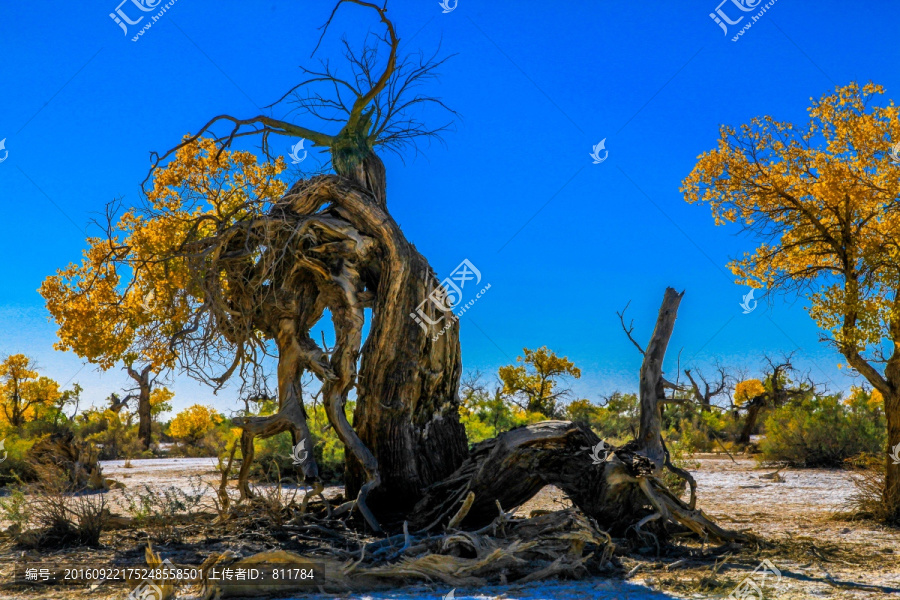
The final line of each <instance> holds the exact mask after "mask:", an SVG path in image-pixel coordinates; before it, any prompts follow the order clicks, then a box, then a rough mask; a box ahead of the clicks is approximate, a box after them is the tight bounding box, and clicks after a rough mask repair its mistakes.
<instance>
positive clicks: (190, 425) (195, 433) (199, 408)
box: [169, 404, 223, 442]
mask: <svg viewBox="0 0 900 600" xmlns="http://www.w3.org/2000/svg"><path fill="white" fill-rule="evenodd" d="M222 421H223V419H222V415H220V414H219V413H217V412H216V411H215V409H213V408H212V407H210V406H203V405H202V404H194V405H193V406H189V407H187V408H186V409H184V410H183V411H181V412H180V413H178V414H177V415H175V418H174V419H172V422H171V423H170V424H169V435H171V436H172V437H173V438H176V439H179V440H185V441H187V442H197V441H198V440H199V439H200V438H202V437H203V436H204V435H206V434H207V433H209V432H210V431H212V430H213V429H215V428H216V426H217V425H219V424H220V423H221V422H222Z"/></svg>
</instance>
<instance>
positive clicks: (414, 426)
mask: <svg viewBox="0 0 900 600" xmlns="http://www.w3.org/2000/svg"><path fill="white" fill-rule="evenodd" d="M372 159H375V160H377V157H375V156H374V155H373V156H372ZM377 171H378V169H375V168H373V167H371V165H370V167H369V168H368V169H367V170H366V173H370V174H371V173H372V172H377ZM370 184H371V182H370ZM285 200H286V201H288V202H290V205H291V207H292V209H293V210H294V211H295V212H297V213H300V214H311V213H312V212H313V209H314V208H315V207H318V206H322V205H323V204H330V205H331V208H330V209H328V210H327V211H326V213H327V214H328V215H330V217H331V218H334V219H342V220H345V221H346V222H347V223H348V224H349V225H350V226H352V228H353V229H354V230H355V231H357V232H358V234H359V235H362V236H365V237H367V238H370V239H371V240H373V241H374V244H375V246H376V248H375V249H374V250H373V251H372V252H371V258H370V259H369V260H368V261H364V262H363V263H362V264H360V265H359V272H358V273H356V274H353V273H351V274H346V275H344V276H341V275H340V274H338V275H337V278H338V279H339V280H342V281H344V282H345V283H343V284H341V285H339V286H337V287H333V288H332V291H331V292H330V296H329V299H328V305H329V308H330V309H331V310H332V315H333V318H334V320H335V330H336V332H337V336H336V339H337V346H336V347H335V349H334V353H333V354H332V357H331V366H332V368H333V369H334V370H335V372H334V375H335V377H336V379H335V381H333V382H327V383H326V384H325V387H324V388H323V398H324V399H325V401H326V409H327V410H328V411H329V417H330V418H331V417H334V418H339V417H340V415H341V414H342V409H339V406H338V404H340V405H342V404H343V402H344V401H345V400H346V396H347V393H348V391H349V389H350V387H351V386H352V385H353V384H354V383H355V384H356V393H357V402H356V410H355V413H354V419H353V427H352V429H351V428H349V425H346V426H341V427H338V426H336V431H337V432H338V434H339V435H341V436H343V435H344V434H350V433H351V432H352V431H353V430H355V432H356V435H358V436H359V440H360V441H361V446H362V447H361V448H357V451H351V452H348V454H347V468H346V474H345V484H346V491H347V496H348V497H349V498H353V497H355V496H357V495H358V493H359V492H360V491H361V490H363V486H364V485H365V484H366V482H367V481H371V480H372V479H373V475H372V473H374V471H373V468H374V467H375V466H377V474H378V478H379V479H380V484H379V485H378V486H371V488H370V489H371V490H372V494H371V496H370V498H369V502H370V505H371V506H372V509H373V510H374V511H375V512H376V513H380V514H381V515H384V516H385V517H386V518H391V517H392V516H398V517H399V516H402V514H403V513H405V512H406V511H408V510H409V509H410V508H412V506H413V505H414V504H415V503H416V501H417V500H418V499H419V498H421V495H422V490H423V489H424V488H425V487H427V486H428V485H430V484H432V483H435V482H437V481H440V480H441V479H443V478H444V477H446V476H447V475H449V474H450V473H452V472H453V471H454V470H455V469H456V468H457V467H459V465H460V464H461V463H462V461H463V459H464V458H465V456H466V454H467V443H466V435H465V428H464V427H463V426H462V424H461V423H460V422H459V412H458V407H459V399H458V387H459V378H460V375H461V371H462V362H461V357H460V349H459V325H458V323H457V322H456V320H455V317H454V316H453V314H452V312H451V311H446V312H444V313H443V314H440V315H435V316H436V319H435V320H440V321H441V323H442V324H443V323H445V322H448V323H450V327H449V328H447V329H446V330H445V331H444V332H443V334H442V335H437V332H435V331H427V330H425V328H423V327H420V326H419V325H418V324H417V322H416V321H415V320H414V319H413V318H412V317H411V315H412V314H414V313H415V311H416V309H417V307H418V306H419V305H420V304H421V303H422V302H423V300H425V299H426V298H427V297H428V295H429V294H430V293H431V292H432V291H433V290H435V288H437V287H438V286H439V285H440V283H439V282H438V280H437V278H436V277H435V275H434V272H433V271H432V269H431V267H430V266H429V265H428V261H427V260H425V258H424V257H423V256H422V255H421V254H420V253H419V252H418V251H417V250H416V249H415V247H414V246H413V245H412V244H411V243H409V241H407V239H406V238H405V236H404V235H403V232H402V231H401V230H400V227H399V226H398V225H397V223H396V222H395V221H394V219H393V218H392V217H391V216H390V214H389V213H387V212H386V211H385V210H384V208H383V207H382V205H381V202H380V201H379V200H378V198H377V197H376V196H375V195H373V194H372V193H371V192H370V191H369V190H368V189H365V188H362V187H360V186H359V185H358V182H357V181H356V179H355V178H354V179H348V178H341V177H333V176H323V177H318V178H314V179H312V180H308V181H303V182H300V183H298V184H297V185H296V186H294V188H293V189H292V190H291V192H290V193H289V194H288V196H286V198H285ZM341 277H343V279H341ZM356 279H358V280H359V281H360V282H361V283H362V284H363V285H364V289H363V290H360V289H351V287H352V286H350V283H349V282H351V281H354V280H356ZM367 302H368V303H370V305H371V308H372V317H371V323H370V329H369V334H368V337H367V339H366V341H365V344H363V345H362V347H361V348H360V346H359V343H360V341H361V338H360V332H361V328H362V325H363V317H364V313H363V311H362V308H363V306H364V305H365V303H367ZM356 353H358V355H359V364H360V370H359V374H358V377H357V374H356V369H355V360H356V356H357V354H356ZM342 439H343V438H342ZM345 443H346V442H345ZM351 450H352V448H351ZM366 451H369V452H371V455H372V458H374V462H371V464H367V463H369V462H370V461H369V459H368V458H367V457H366V454H365V452H366Z"/></svg>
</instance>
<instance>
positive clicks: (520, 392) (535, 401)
mask: <svg viewBox="0 0 900 600" xmlns="http://www.w3.org/2000/svg"><path fill="white" fill-rule="evenodd" d="M522 352H523V356H518V357H516V362H517V363H519V364H515V365H507V366H505V367H500V370H499V372H498V374H499V377H500V381H501V382H502V383H503V394H504V395H506V396H507V397H509V398H510V399H511V400H512V401H513V402H515V403H516V404H518V405H519V406H520V407H522V408H523V409H525V410H526V411H528V412H537V413H541V414H543V415H545V416H546V417H549V418H553V417H556V416H558V413H559V412H560V407H559V402H560V401H561V400H563V399H565V398H566V397H567V396H568V395H569V394H570V390H569V389H568V388H563V387H561V384H562V383H563V381H564V380H565V379H566V378H568V377H572V378H574V379H578V378H580V377H581V369H579V368H578V367H576V366H575V363H573V362H572V361H570V360H569V359H568V358H566V357H565V356H562V357H560V356H557V355H556V353H555V352H553V351H552V350H549V349H548V348H547V347H546V346H541V347H540V348H538V349H537V350H529V349H528V348H523V349H522Z"/></svg>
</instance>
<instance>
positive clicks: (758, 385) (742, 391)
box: [734, 379, 766, 406]
mask: <svg viewBox="0 0 900 600" xmlns="http://www.w3.org/2000/svg"><path fill="white" fill-rule="evenodd" d="M765 393H766V386H764V385H763V383H762V381H760V380H759V379H748V380H746V381H741V382H740V383H738V384H737V385H736V386H735V388H734V403H735V404H736V405H737V406H742V405H744V404H746V403H747V402H748V401H749V400H752V399H753V398H756V397H757V396H762V395H763V394H765Z"/></svg>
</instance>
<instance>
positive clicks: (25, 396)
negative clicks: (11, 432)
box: [0, 354, 64, 427]
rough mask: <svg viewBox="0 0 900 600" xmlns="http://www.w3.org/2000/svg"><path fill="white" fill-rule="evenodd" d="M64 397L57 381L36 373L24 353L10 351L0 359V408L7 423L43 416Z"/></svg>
mask: <svg viewBox="0 0 900 600" xmlns="http://www.w3.org/2000/svg"><path fill="white" fill-rule="evenodd" d="M63 398H64V393H63V392H62V391H61V390H60V389H59V384H58V383H57V382H56V381H54V380H53V379H50V378H49V377H45V376H43V375H41V374H40V373H38V371H37V367H36V365H35V363H34V361H33V360H32V359H30V358H28V357H27V356H25V355H24V354H11V355H9V356H7V357H6V358H5V359H4V360H3V362H0V411H2V416H3V420H4V421H6V423H7V424H9V425H10V426H12V427H21V426H23V425H24V424H25V423H26V422H29V421H35V420H39V419H42V418H46V417H47V416H48V415H49V414H50V413H51V412H55V409H57V407H58V403H59V401H60V400H61V399H63Z"/></svg>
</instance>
